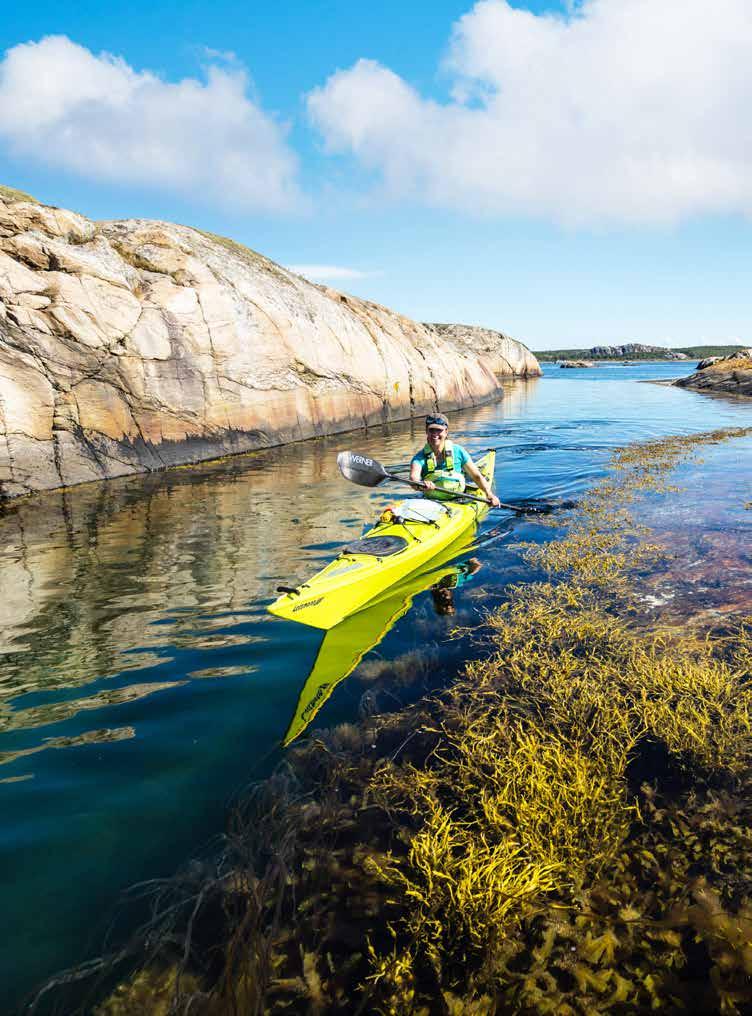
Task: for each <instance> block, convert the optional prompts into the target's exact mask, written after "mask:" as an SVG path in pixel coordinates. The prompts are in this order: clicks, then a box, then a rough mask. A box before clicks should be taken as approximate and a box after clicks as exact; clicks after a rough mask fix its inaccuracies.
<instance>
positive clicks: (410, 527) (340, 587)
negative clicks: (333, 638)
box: [267, 451, 496, 630]
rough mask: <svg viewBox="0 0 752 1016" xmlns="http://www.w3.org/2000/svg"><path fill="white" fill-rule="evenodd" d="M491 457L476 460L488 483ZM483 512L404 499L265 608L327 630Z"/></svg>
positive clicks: (480, 505)
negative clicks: (318, 569) (311, 573)
mask: <svg viewBox="0 0 752 1016" xmlns="http://www.w3.org/2000/svg"><path fill="white" fill-rule="evenodd" d="M495 458H496V455H495V452H493V451H490V452H487V453H486V454H485V455H484V456H482V457H481V458H480V459H478V461H477V462H476V465H477V466H478V468H479V469H480V471H481V472H482V473H483V475H484V476H485V478H486V479H487V480H488V481H489V482H491V481H492V479H493V470H494V462H495ZM467 493H468V494H471V495H473V494H474V495H475V496H477V494H478V493H479V491H478V490H477V488H475V487H472V486H468V488H467ZM487 511H488V504H487V503H485V502H481V501H461V500H459V499H452V500H446V501H436V500H431V499H429V498H425V497H409V498H405V499H404V500H403V501H401V502H399V504H396V505H394V506H393V507H392V508H391V509H389V510H387V511H385V512H384V513H382V516H381V518H380V519H379V521H378V522H377V523H376V524H375V525H374V526H373V527H372V528H371V529H369V530H368V532H367V533H366V534H365V536H363V537H362V538H361V539H359V540H354V541H353V542H352V543H350V544H348V545H347V546H346V547H344V548H343V549H342V551H341V552H340V554H339V556H338V557H337V558H335V559H334V561H331V562H330V563H329V564H328V565H326V567H325V568H322V570H321V571H320V572H318V573H317V574H316V575H314V576H313V577H312V578H310V579H308V581H307V582H303V583H302V584H301V585H300V586H298V587H297V588H295V589H291V590H289V591H288V592H285V593H283V594H282V595H281V596H279V597H278V598H277V599H276V600H275V601H274V603H272V604H270V606H269V607H268V608H267V609H268V611H269V613H270V614H274V615H275V616H276V617H283V618H286V619H287V620H290V621H299V622H301V623H302V624H307V625H311V626H312V627H313V628H323V629H325V630H328V629H329V628H333V627H334V626H335V625H336V624H339V623H340V621H342V620H344V619H345V618H346V617H349V616H350V615H351V614H354V613H355V612H356V611H358V610H361V609H362V608H363V607H365V606H366V605H367V604H369V603H371V601H372V600H374V599H375V598H376V597H378V596H380V595H381V594H382V593H384V591H385V590H388V589H390V588H391V587H392V586H394V585H395V584H396V583H397V582H399V581H400V580H401V579H403V578H405V577H406V576H408V575H410V574H412V573H413V572H415V571H417V570H418V569H419V568H423V567H424V566H425V565H426V564H428V563H430V561H431V560H432V559H433V558H435V557H436V555H437V554H439V553H440V552H441V551H442V550H443V549H444V548H445V547H448V546H449V545H450V544H452V543H454V541H455V540H457V539H459V538H460V537H461V536H462V535H463V534H464V533H466V532H468V531H469V530H474V528H475V526H476V524H477V522H478V520H479V519H480V518H482V517H483V516H484V515H485V514H486V512H487Z"/></svg>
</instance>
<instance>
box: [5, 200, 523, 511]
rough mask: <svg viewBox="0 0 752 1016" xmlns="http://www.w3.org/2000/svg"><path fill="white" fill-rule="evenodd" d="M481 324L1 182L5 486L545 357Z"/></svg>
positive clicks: (324, 424) (258, 441)
mask: <svg viewBox="0 0 752 1016" xmlns="http://www.w3.org/2000/svg"><path fill="white" fill-rule="evenodd" d="M475 331H476V330H474V329H462V328H459V329H458V335H457V336H449V335H448V334H444V333H443V332H442V329H441V328H437V327H433V326H424V325H420V324H418V323H416V322H414V321H411V320H410V319H408V318H405V317H402V316H400V315H399V314H395V313H394V312H392V311H390V310H388V309H387V308H385V307H380V306H378V305H376V304H373V303H368V302H366V301H363V300H358V299H356V298H354V297H350V296H346V295H344V294H342V293H339V292H336V291H335V290H332V289H328V288H326V287H323V286H316V285H314V284H312V283H310V282H308V281H306V280H305V279H303V278H301V277H300V276H297V275H295V274H294V273H292V272H290V271H287V270H286V269H284V268H282V267H280V266H279V265H277V264H275V263H274V262H273V261H270V260H269V259H268V258H265V257H263V256H261V255H259V254H256V253H254V252H253V251H250V250H248V249H247V248H245V247H242V246H240V245H238V244H235V243H233V242H232V241H230V240H225V239H222V238H220V237H214V236H211V235H208V234H203V233H200V232H198V231H197V230H194V229H189V228H187V227H183V226H176V225H170V224H166V223H160V222H149V221H142V220H133V221H127V222H100V223H94V222H91V221H89V220H88V219H85V218H83V217H82V216H80V215H77V214H75V213H73V212H69V211H64V210H62V209H57V208H51V207H49V206H46V205H41V204H37V203H36V202H32V201H27V200H20V199H19V197H18V196H17V195H14V194H13V193H12V192H8V191H5V192H4V193H2V192H0V499H2V498H9V497H14V496H18V495H21V494H25V493H28V492H30V491H34V490H40V489H48V488H52V487H58V486H64V485H68V484H73V483H80V482H84V481H88V480H96V479H102V478H105V477H114V476H120V475H124V474H127V473H135V472H142V471H146V470H151V469H158V468H161V467H164V466H167V465H174V464H179V463H185V462H196V461H200V460H202V459H208V458H214V457H217V456H220V455H225V454H231V453H236V452H242V451H248V450H251V449H254V448H259V447H268V446H271V445H276V444H283V443H285V442H288V441H295V440H300V439H302V438H308V437H312V436H316V435H321V434H328V433H336V432H339V431H345V430H352V429H355V428H358V427H361V426H364V425H370V424H375V423H380V422H383V421H388V420H400V419H408V418H410V417H411V416H418V415H421V414H423V413H425V412H427V411H431V410H436V409H441V410H443V411H448V410H453V409H459V408H461V407H466V406H472V405H478V404H480V403H483V402H485V401H489V400H491V399H494V398H497V397H498V396H499V394H500V392H501V388H500V382H499V379H498V376H497V375H500V374H505V373H511V374H514V373H521V374H532V373H539V368H538V364H537V361H536V360H535V357H534V356H533V355H532V354H531V353H530V352H529V351H528V350H527V349H526V348H525V347H524V346H522V345H521V344H519V343H515V342H514V341H513V340H509V339H507V338H506V337H505V336H501V335H500V334H499V333H496V332H485V331H483V330H479V331H482V333H483V339H482V348H481V349H480V350H477V351H476V350H474V349H473V346H472V340H471V336H472V334H473V333H474V332H475ZM494 337H495V339H494ZM494 341H496V342H498V343H499V350H498V351H497V350H495V349H494Z"/></svg>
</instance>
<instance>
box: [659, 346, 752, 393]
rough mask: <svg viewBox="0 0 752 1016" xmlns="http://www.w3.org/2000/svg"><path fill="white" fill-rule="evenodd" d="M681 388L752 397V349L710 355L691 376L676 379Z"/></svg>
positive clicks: (676, 383) (701, 361)
mask: <svg viewBox="0 0 752 1016" xmlns="http://www.w3.org/2000/svg"><path fill="white" fill-rule="evenodd" d="M674 384H675V385H678V386H679V387H680V388H693V389H695V390H696V391H701V392H722V393H724V394H726V395H744V396H747V397H748V398H752V349H742V350H741V351H740V352H738V353H732V354H731V355H730V356H709V357H708V358H707V359H706V360H700V362H699V363H698V365H697V370H696V371H695V373H694V374H690V376H689V377H682V378H679V380H678V381H674Z"/></svg>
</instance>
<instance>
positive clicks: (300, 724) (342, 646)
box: [282, 529, 474, 747]
mask: <svg viewBox="0 0 752 1016" xmlns="http://www.w3.org/2000/svg"><path fill="white" fill-rule="evenodd" d="M473 536H474V532H473V530H472V529H469V530H468V531H467V532H466V533H464V534H463V536H461V537H460V538H459V540H455V541H454V542H453V543H452V544H450V545H449V547H446V548H445V549H444V550H442V551H441V552H440V553H439V554H438V555H437V557H436V558H435V560H433V561H431V563H430V565H429V566H428V568H424V569H420V570H419V571H417V572H415V573H414V574H413V575H410V576H408V578H406V579H402V581H400V582H398V583H397V584H396V585H395V586H393V587H392V588H391V589H389V590H387V591H386V592H385V593H384V594H383V595H382V596H377V597H376V598H375V599H374V600H371V601H370V603H369V604H368V605H367V606H366V607H364V608H363V609H362V610H359V611H357V612H356V613H355V614H352V615H351V616H350V617H347V618H345V620H344V621H342V622H341V624H338V625H337V626H336V627H334V628H332V629H331V630H330V631H328V632H327V633H326V634H325V635H324V638H323V639H322V642H321V645H320V646H319V651H318V653H317V654H316V659H315V661H314V664H313V666H312V668H311V670H310V673H309V674H308V677H307V678H306V680H305V683H304V685H303V687H302V688H301V691H300V695H299V697H298V702H297V705H296V707H295V712H294V714H293V717H292V719H291V720H290V724H289V726H288V728H287V732H286V733H285V736H284V738H283V740H282V745H283V747H287V745H288V744H290V743H291V742H292V741H294V740H295V738H296V737H299V736H300V735H301V734H302V733H303V731H304V730H305V729H306V728H307V727H308V726H309V725H310V724H311V723H312V721H313V720H314V718H315V716H316V714H317V713H318V711H319V710H320V709H321V707H322V706H323V705H324V703H325V702H326V701H327V700H328V699H329V697H330V696H331V694H332V692H333V691H334V689H335V688H336V687H337V685H338V684H340V682H342V681H344V679H345V678H346V677H348V676H349V675H350V674H351V673H352V672H353V670H355V668H356V667H357V666H358V664H359V663H360V661H361V660H362V659H363V657H364V656H365V655H366V653H368V652H370V650H371V649H373V648H374V647H375V646H377V645H378V644H379V642H381V640H382V639H383V638H384V637H385V636H386V634H387V633H388V632H389V631H390V629H391V628H392V627H393V626H394V625H395V624H396V623H397V621H399V619H400V618H401V617H403V616H404V615H405V614H406V613H407V612H408V610H409V609H410V607H411V606H412V602H413V599H414V597H415V596H417V595H418V593H422V592H423V591H424V590H426V589H428V588H429V587H431V586H437V585H438V584H439V583H440V582H441V581H442V579H446V577H448V576H451V575H455V574H457V573H458V572H459V570H460V569H459V566H458V565H456V564H450V563H447V562H450V561H452V560H456V558H457V557H458V556H459V555H460V554H462V553H463V552H465V551H467V550H468V548H469V546H470V545H471V543H472V540H473Z"/></svg>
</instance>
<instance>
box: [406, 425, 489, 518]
mask: <svg viewBox="0 0 752 1016" xmlns="http://www.w3.org/2000/svg"><path fill="white" fill-rule="evenodd" d="M448 433H449V420H447V418H446V417H445V416H444V414H443V413H435V414H433V415H431V416H427V417H426V443H425V445H424V446H423V448H421V450H420V451H419V452H417V454H415V455H414V456H413V459H412V462H411V463H410V480H411V481H412V482H413V483H416V484H417V483H423V485H424V488H425V490H426V491H427V494H426V497H431V498H435V499H436V500H437V501H442V500H444V499H446V498H448V497H450V494H452V493H453V494H461V493H462V491H463V490H464V489H465V476H466V475H467V476H469V477H470V479H471V480H472V481H473V483H474V484H476V486H477V487H479V488H480V490H481V491H482V492H483V494H484V495H485V496H486V497H487V498H488V500H489V502H490V503H491V505H492V507H494V508H498V507H499V499H498V497H497V496H496V495H495V494H494V492H493V491H492V490H491V484H490V482H489V481H488V480H487V479H486V478H485V476H484V475H483V473H481V471H480V469H478V467H477V466H476V465H475V463H474V462H473V460H472V459H471V458H470V455H469V454H468V453H467V452H466V451H465V449H464V448H463V447H462V445H458V444H454V443H453V442H452V441H450V440H449V439H448V437H447V434H448ZM445 492H446V493H445Z"/></svg>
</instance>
